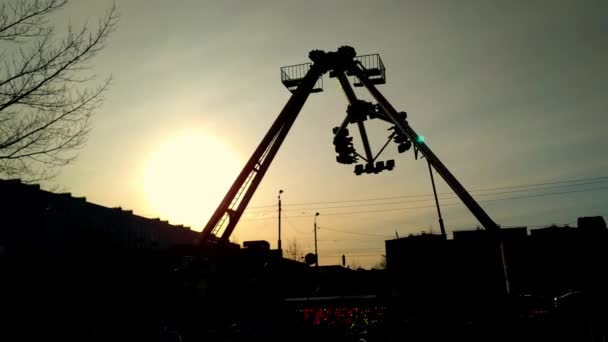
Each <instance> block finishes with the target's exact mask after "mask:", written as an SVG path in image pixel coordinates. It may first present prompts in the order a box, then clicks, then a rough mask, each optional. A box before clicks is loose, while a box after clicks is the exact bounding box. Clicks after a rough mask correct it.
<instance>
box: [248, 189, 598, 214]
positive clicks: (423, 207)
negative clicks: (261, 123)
mask: <svg viewBox="0 0 608 342" xmlns="http://www.w3.org/2000/svg"><path fill="white" fill-rule="evenodd" d="M606 189H608V187H600V188H592V189H582V190H571V191H562V192H552V193H547V194H536V195H527V196H516V197H507V198H496V199H488V200H481V201H477V202H479V203H486V202H496V201H507V200H514V199H524V198H534V197H544V196H553V195H564V194H571V193H579V192H588V191H598V190H606ZM454 205H463V204H462V203H445V204H442V206H454ZM428 208H435V206H434V205H428V206H418V207H404V208H391V209H376V210H361V211H351V212H344V213H323V216H341V215H356V214H364V213H379V212H390V211H402V210H411V209H428ZM283 217H289V218H303V217H308V216H302V215H294V216H283ZM253 220H259V219H248V221H253Z"/></svg>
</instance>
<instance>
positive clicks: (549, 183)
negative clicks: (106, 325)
mask: <svg viewBox="0 0 608 342" xmlns="http://www.w3.org/2000/svg"><path fill="white" fill-rule="evenodd" d="M597 180H603V181H599V182H592V183H585V184H571V185H562V186H556V187H546V188H544V189H551V188H559V187H564V186H579V185H586V184H596V183H604V182H608V176H604V177H593V178H579V179H571V180H563V181H555V182H543V183H530V184H520V185H511V186H503V187H495V188H481V189H474V190H469V192H483V191H494V190H505V189H516V188H527V187H534V186H545V185H555V184H566V183H577V182H579V183H580V182H587V181H597ZM537 190H543V189H537ZM519 191H533V190H519ZM438 195H453V193H452V192H443V193H439V194H438ZM429 196H432V194H420V195H403V196H392V197H375V198H362V199H352V200H337V201H319V202H303V203H294V204H284V205H283V206H305V205H314V204H336V203H350V202H366V201H381V200H390V199H399V198H417V197H429ZM274 207H276V204H275V205H265V206H254V207H249V208H248V209H261V208H274Z"/></svg>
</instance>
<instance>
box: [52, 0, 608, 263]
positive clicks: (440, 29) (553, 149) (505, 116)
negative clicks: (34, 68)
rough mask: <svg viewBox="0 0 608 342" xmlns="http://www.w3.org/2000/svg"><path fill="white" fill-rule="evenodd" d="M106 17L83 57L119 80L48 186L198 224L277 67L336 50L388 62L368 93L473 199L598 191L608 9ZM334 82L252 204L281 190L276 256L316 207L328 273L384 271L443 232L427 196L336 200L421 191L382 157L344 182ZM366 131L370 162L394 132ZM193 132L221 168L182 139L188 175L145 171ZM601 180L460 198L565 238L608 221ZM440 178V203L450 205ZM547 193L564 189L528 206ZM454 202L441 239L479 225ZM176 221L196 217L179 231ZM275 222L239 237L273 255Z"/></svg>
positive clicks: (268, 101) (321, 4)
mask: <svg viewBox="0 0 608 342" xmlns="http://www.w3.org/2000/svg"><path fill="white" fill-rule="evenodd" d="M116 4H117V6H118V7H119V10H120V13H121V19H120V22H119V26H118V29H117V31H116V32H115V33H114V34H113V36H112V37H111V40H110V44H109V46H108V47H107V48H106V49H105V50H104V51H103V52H102V53H101V54H100V55H99V56H98V57H97V59H96V60H95V71H96V72H97V73H98V74H99V75H100V76H101V75H108V74H112V76H113V78H114V82H113V85H112V87H111V89H110V90H109V91H108V92H107V94H106V102H105V104H104V106H103V107H102V108H101V109H100V110H98V111H97V113H96V116H95V118H94V123H93V131H92V133H91V135H90V139H89V142H88V145H87V146H86V148H84V149H83V150H82V153H81V155H80V158H79V159H78V160H77V162H75V163H74V164H73V165H70V166H69V167H67V168H65V169H64V171H63V173H62V175H61V176H60V178H59V179H57V183H58V184H60V185H61V186H63V187H64V188H65V189H66V190H67V191H71V192H72V193H73V194H74V195H78V196H86V197H87V198H88V200H90V201H92V202H95V203H99V204H102V205H106V206H122V207H123V208H128V209H133V210H134V212H135V213H138V214H141V215H144V216H149V217H157V216H161V217H162V218H164V219H168V220H170V221H171V222H172V223H184V224H187V225H191V226H193V227H194V228H195V229H201V226H203V225H204V223H205V222H206V220H207V219H208V217H209V215H210V214H211V211H212V210H213V208H214V207H215V206H216V205H217V204H218V203H219V201H220V199H221V197H222V196H223V193H224V192H225V191H227V189H228V186H229V183H230V182H231V181H226V180H221V179H220V178H226V177H227V178H229V179H232V178H233V177H235V176H236V174H237V173H238V171H239V167H240V165H243V164H244V162H245V161H246V159H247V158H248V157H249V155H250V154H251V153H252V151H253V150H254V148H255V146H256V145H257V144H258V142H259V141H260V140H261V138H262V136H263V135H264V134H265V133H266V130H267V129H268V127H269V126H270V125H271V123H272V121H273V120H274V119H275V118H276V116H277V114H278V113H279V111H280V110H281V108H282V107H283V105H284V104H285V102H286V101H287V100H288V98H289V96H290V93H289V92H288V91H287V90H286V89H285V88H284V87H283V85H282V84H281V82H280V77H279V68H280V67H281V66H284V65H290V64H297V63H303V62H308V60H307V54H308V52H309V51H310V50H313V49H325V50H335V49H336V48H337V47H339V46H341V45H351V46H353V47H354V48H355V49H356V50H357V52H358V53H359V54H369V53H379V54H380V55H381V57H382V59H383V61H384V63H385V65H386V67H387V84H386V85H383V86H380V90H381V91H382V92H384V94H385V95H386V97H387V98H388V99H389V100H390V101H391V102H392V103H393V105H394V106H395V107H396V108H398V109H399V110H405V111H407V112H408V113H409V122H410V124H411V125H412V127H413V128H414V129H415V130H417V131H418V132H419V133H420V134H423V135H424V136H425V137H426V141H427V143H428V145H429V146H430V147H431V148H432V149H433V150H434V151H435V153H436V154H437V155H438V156H439V157H440V158H441V160H442V161H443V162H444V164H446V165H447V166H448V168H449V169H450V170H451V171H452V172H453V173H454V175H455V176H456V177H457V178H458V179H459V180H460V181H461V183H462V184H463V185H464V186H465V187H466V188H467V189H470V190H475V189H485V188H503V187H509V186H516V185H530V184H539V183H547V182H560V181H567V180H574V179H589V178H596V177H604V176H608V172H607V170H608V158H607V157H608V152H607V147H608V144H607V143H606V134H605V130H606V127H607V126H608V117H607V114H608V113H607V112H608V110H607V109H608V99H607V95H608V92H607V88H608V87H607V86H606V82H607V81H608V21H607V20H606V13H608V2H606V1H601V0H600V1H575V0H573V1H557V0H552V1H549V0H548V1H485V0H483V1H482V0H480V1H447V0H446V1H428V0H426V1H422V0H421V1H369V0H367V1H330V0H325V1H288V0H282V1H201V0H196V1H194V0H193V1H166V0H163V1H156V0H155V1H150V0H117V1H116ZM110 5H111V2H110V1H99V0H78V1H73V2H72V4H71V5H70V6H69V8H68V9H66V10H65V11H62V12H61V13H58V14H57V15H56V16H55V18H56V19H57V21H58V23H59V26H60V27H65V24H67V22H71V23H73V24H74V25H79V24H81V23H82V22H83V19H88V21H89V22H90V23H92V24H94V23H95V18H96V17H99V16H101V15H102V14H103V12H104V10H105V9H106V8H107V7H109V6H110ZM335 82H336V81H335V80H334V79H329V78H327V76H326V77H325V91H324V92H323V93H320V94H313V95H312V96H311V97H310V99H309V101H308V103H307V104H306V106H305V108H304V110H303V111H302V113H301V115H300V117H299V119H298V121H296V123H295V125H294V128H293V129H292V131H291V132H290V134H289V136H288V137H287V139H286V142H285V144H284V146H283V148H282V149H281V150H280V151H279V154H278V155H277V157H276V158H275V161H274V163H273V165H272V166H271V168H270V170H269V172H268V173H267V175H266V178H265V179H264V181H263V182H262V184H261V186H260V187H259V189H258V192H257V194H256V195H255V197H254V198H253V201H252V203H251V205H250V206H251V207H260V206H275V205H276V199H277V192H278V190H279V189H283V190H284V191H285V193H284V194H283V203H284V204H285V207H284V208H285V210H286V211H285V213H284V216H285V217H286V219H285V220H284V227H283V241H284V244H288V243H289V242H290V241H291V240H293V239H294V238H297V240H298V243H299V244H300V245H301V246H303V247H304V249H305V251H306V252H308V251H312V246H313V234H312V227H313V216H314V213H315V212H317V211H318V212H320V216H319V218H318V223H319V226H320V230H319V232H318V234H319V240H320V242H319V252H320V253H319V254H320V262H321V264H336V263H338V262H339V260H340V259H339V256H340V255H342V254H346V255H347V260H348V262H349V263H350V264H359V265H365V266H368V265H371V264H373V263H375V262H377V261H379V260H380V257H379V256H380V254H382V253H383V250H384V240H385V239H387V238H390V237H392V236H394V235H395V232H398V234H399V235H401V236H405V235H407V234H410V233H419V232H421V231H427V232H428V231H430V230H433V231H434V232H437V231H438V224H437V216H436V211H435V208H434V206H433V202H432V201H429V200H430V199H432V197H416V198H412V197H403V198H397V199H387V200H383V201H359V202H345V201H348V200H358V199H370V198H393V197H399V196H411V195H421V194H422V195H428V194H431V191H432V190H431V185H430V180H429V174H428V170H427V165H426V162H425V161H424V160H422V161H420V160H419V161H415V160H414V158H413V155H412V154H411V153H406V154H402V155H397V153H396V148H395V146H394V145H391V146H390V148H389V149H388V150H389V151H388V152H389V153H387V154H386V158H385V159H387V158H395V159H396V164H397V166H396V168H395V170H394V171H392V172H384V173H382V174H379V175H362V176H359V177H356V176H355V175H354V174H353V172H352V166H347V165H341V164H337V163H336V162H335V153H334V150H333V145H332V134H331V129H332V127H334V126H337V125H339V124H340V123H341V121H342V120H343V118H344V116H345V112H344V111H345V108H346V101H345V98H344V96H343V95H342V93H341V90H340V88H339V87H338V86H337V84H336V83H335ZM358 90H360V89H358ZM359 94H361V96H362V97H365V96H363V94H364V92H363V91H359ZM370 126H372V127H371V128H370V130H371V131H372V132H371V138H372V144H373V146H374V147H373V148H374V149H375V150H377V149H378V148H379V147H381V146H382V144H383V143H384V142H385V141H386V137H387V136H388V132H387V131H386V128H388V126H386V125H383V124H380V123H373V124H371V125H370ZM355 131H356V130H355V129H354V128H351V132H355ZM184 132H185V133H184ZM192 132H198V133H196V134H200V135H202V136H204V137H211V138H213V139H215V140H214V141H216V142H217V141H219V142H220V143H221V144H222V145H223V147H222V148H223V150H222V151H225V153H224V154H228V155H230V156H232V157H229V158H220V157H221V156H217V154H216V153H212V152H213V151H210V150H209V149H208V148H207V149H206V148H205V147H204V146H206V145H203V147H200V146H198V145H196V144H194V143H193V144H192V146H193V148H189V149H187V150H184V151H183V154H184V155H185V156H186V157H184V158H182V159H180V160H182V161H184V160H185V162H183V165H174V166H175V167H173V168H167V169H166V170H165V169H164V168H162V167H159V166H154V165H163V160H164V159H163V158H168V157H163V156H166V155H167V151H165V152H164V153H165V154H163V153H161V152H159V151H164V150H163V149H165V150H167V149H169V147H167V146H172V145H171V144H172V143H174V142H175V141H179V139H182V138H183V137H184V136H185V135H188V134H190V135H191V134H193V133H192ZM353 135H355V139H356V140H357V139H358V136H357V135H356V134H353ZM180 137H182V138H180ZM361 152H362V150H361ZM159 153H160V154H159ZM168 153H169V154H171V152H168ZM150 160H154V162H151V161H150ZM159 160H160V161H159ZM155 163H156V164H155ZM167 163H169V161H167ZM165 164H166V163H165ZM146 168H147V169H146ZM150 169H154V170H152V171H153V172H160V171H158V170H161V169H162V172H164V174H165V176H164V182H158V183H159V184H158V189H159V190H158V191H159V192H160V193H161V195H160V197H164V200H165V201H168V202H170V203H171V205H173V207H171V208H169V207H170V205H169V204H164V205H165V206H166V207H165V208H162V206H163V204H158V203H156V204H154V203H152V202H153V201H152V200H151V198H150V197H151V196H154V195H150V192H154V191H156V188H155V187H154V185H150V184H149V182H150V181H149V180H148V183H145V181H144V178H145V176H144V175H146V174H149V173H150V172H152V171H150ZM220 176H221V177H220ZM606 181H607V179H603V180H595V181H587V182H583V183H593V184H587V185H575V184H579V183H574V185H573V183H562V184H557V185H570V186H568V187H559V188H557V187H556V188H549V189H545V190H537V191H525V192H524V191H521V192H506V191H514V190H525V189H530V188H510V189H501V190H494V191H489V192H486V195H484V193H481V194H480V193H479V192H474V193H473V195H474V197H476V198H478V199H479V200H480V201H481V203H480V204H481V205H482V207H484V208H485V209H486V210H487V212H488V214H489V215H490V216H491V217H492V218H493V219H494V220H495V221H496V222H497V223H499V224H501V225H503V226H517V225H527V226H530V227H533V226H540V225H544V224H551V223H557V224H565V223H571V224H572V223H575V222H576V218H577V217H578V216H590V215H606V216H608V191H607V189H606V188H608V184H607V183H605V182H606ZM602 182H604V183H602ZM160 183H163V184H160ZM437 183H438V190H439V192H441V193H446V192H449V188H448V187H447V186H446V185H445V183H443V181H442V180H440V179H439V178H437ZM145 184H148V185H145ZM552 186H553V187H555V186H556V185H552ZM146 187H147V188H146ZM532 188H533V189H538V188H542V186H540V187H539V186H537V187H532ZM162 189H164V190H162ZM205 189H213V191H206V190H205ZM218 189H220V190H218ZM586 190H590V191H586ZM163 191H165V192H163ZM167 191H169V192H167ZM497 192H502V193H497ZM555 192H559V193H561V194H559V195H549V196H537V195H540V194H546V193H555ZM169 193H171V194H172V195H171V196H169V195H167V194H169ZM182 193H183V194H184V195H183V196H181V195H175V194H182ZM163 194H164V195H163ZM156 196H157V197H158V193H157V194H156ZM174 196H175V198H174ZM451 197H453V196H451V195H444V196H442V199H440V201H441V203H442V204H444V205H445V206H444V207H443V214H444V220H445V222H446V225H447V228H448V231H452V230H456V229H463V228H473V227H476V226H477V225H478V223H477V221H476V220H475V218H474V217H473V216H472V215H471V214H470V213H469V212H468V211H467V210H466V209H465V208H464V206H463V205H461V204H458V201H457V200H455V199H450V198H451ZM513 197H516V198H515V199H509V200H498V201H487V200H494V199H500V198H513ZM412 200H415V201H416V202H413V201H412ZM421 200H424V201H421ZM311 202H312V203H315V204H312V205H295V204H299V203H311ZM319 202H336V203H319ZM394 202H399V203H394ZM391 203H393V204H391ZM372 204H374V205H372ZM450 204H453V205H450ZM159 206H160V207H159ZM167 206H168V207H167ZM339 206H343V207H346V208H335V207H339ZM177 207H179V208H184V210H186V209H187V210H190V211H191V214H190V216H189V217H194V218H195V219H190V220H191V221H190V222H181V221H180V218H179V217H177V214H176V209H175V208H177ZM412 207H422V208H417V209H416V208H414V209H412ZM407 208H410V209H407ZM393 209H395V210H393ZM397 209H398V210H397ZM192 211H193V212H192ZM276 216H277V215H276V206H275V207H268V208H257V209H255V208H254V209H251V210H249V212H248V214H247V215H246V216H245V217H244V219H243V220H242V221H241V223H240V224H239V225H238V226H237V228H236V230H235V233H234V236H236V237H237V238H238V240H240V241H243V240H251V239H266V240H268V241H270V242H271V244H272V245H273V246H276V235H277V233H276V231H277V220H276ZM180 217H186V216H180ZM182 220H184V219H182ZM345 232H348V233H345Z"/></svg>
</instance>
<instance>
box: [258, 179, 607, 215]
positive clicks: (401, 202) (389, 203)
mask: <svg viewBox="0 0 608 342" xmlns="http://www.w3.org/2000/svg"><path fill="white" fill-rule="evenodd" d="M603 183H608V180H603V181H597V182H587V183H579V184H566V185H557V186H548V187H544V188H533V189H521V190H509V191H499V192H493V193H485V194H477V195H476V196H493V195H502V194H510V193H518V192H529V191H543V190H550V189H555V188H563V187H571V186H583V185H592V184H603ZM450 195H451V196H449V197H445V196H444V197H441V199H442V200H450V199H457V198H458V196H455V195H453V194H450ZM430 201H433V198H429V199H416V200H405V201H394V202H380V203H365V204H351V205H343V206H332V207H315V208H317V209H341V208H355V207H370V206H379V205H394V204H403V203H414V202H430ZM302 209H307V208H301V209H290V210H283V211H285V212H293V211H300V210H302ZM267 212H270V211H258V212H255V213H250V214H251V215H255V214H263V213H267Z"/></svg>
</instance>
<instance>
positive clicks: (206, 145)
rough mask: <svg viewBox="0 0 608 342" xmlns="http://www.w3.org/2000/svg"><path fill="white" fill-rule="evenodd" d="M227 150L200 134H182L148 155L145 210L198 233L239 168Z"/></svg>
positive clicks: (228, 148)
mask: <svg viewBox="0 0 608 342" xmlns="http://www.w3.org/2000/svg"><path fill="white" fill-rule="evenodd" d="M241 164H242V163H241V162H240V160H239V158H238V157H237V155H236V154H235V153H234V152H233V151H232V150H231V148H230V146H229V145H227V144H225V143H224V142H222V141H221V140H220V139H218V138H217V137H214V136H212V135H209V134H207V133H206V132H204V131H202V130H188V131H182V132H180V133H178V134H176V135H175V136H173V137H171V138H170V139H168V140H167V141H165V142H164V143H163V144H161V145H160V146H159V147H158V148H157V149H156V150H154V151H152V152H151V154H150V155H149V157H148V159H147V160H146V162H145V167H144V169H143V175H142V186H143V191H144V193H145V196H146V201H147V203H148V207H149V208H150V209H151V210H152V211H153V212H154V213H155V214H156V215H158V216H159V217H161V218H163V219H165V220H169V221H170V222H171V223H174V224H184V225H187V226H190V227H192V228H196V229H197V230H200V229H201V226H202V225H204V224H205V223H206V221H207V219H208V218H209V217H210V216H211V214H212V212H213V210H215V208H216V206H217V205H218V204H219V203H220V201H221V199H222V197H223V196H224V195H225V194H226V191H227V190H228V187H229V186H230V185H231V183H232V182H233V181H234V179H235V178H236V175H237V174H238V172H239V170H240V168H241V167H242V165H241Z"/></svg>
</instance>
